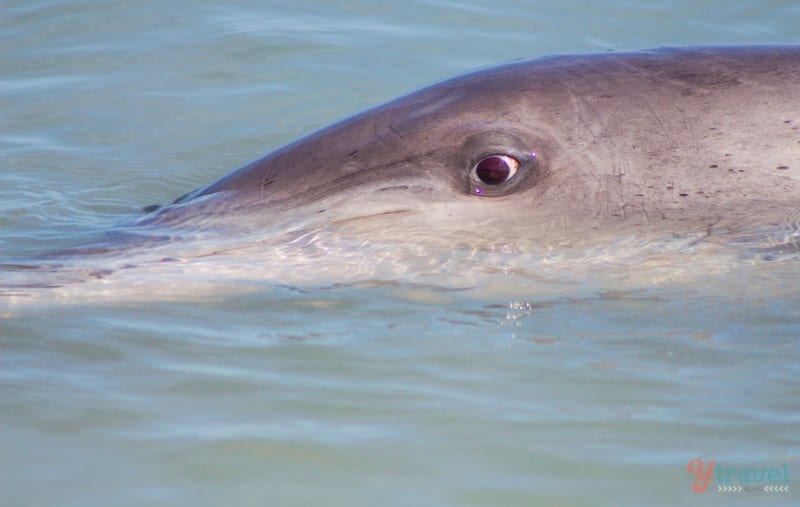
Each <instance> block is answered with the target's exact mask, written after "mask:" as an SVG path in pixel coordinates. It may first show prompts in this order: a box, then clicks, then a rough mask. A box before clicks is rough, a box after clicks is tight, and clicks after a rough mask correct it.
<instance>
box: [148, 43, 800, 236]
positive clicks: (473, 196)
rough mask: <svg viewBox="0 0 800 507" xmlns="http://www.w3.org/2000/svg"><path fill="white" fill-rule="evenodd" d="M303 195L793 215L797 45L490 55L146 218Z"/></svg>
mask: <svg viewBox="0 0 800 507" xmlns="http://www.w3.org/2000/svg"><path fill="white" fill-rule="evenodd" d="M436 204H439V205H442V206H445V208H444V210H443V209H442V208H439V210H438V211H436V209H435V205H436ZM298 206H310V208H309V209H308V213H310V214H314V215H318V216H319V217H326V216H328V217H329V219H330V220H335V221H340V222H341V221H347V220H354V219H359V218H366V217H374V216H386V215H398V216H399V215H407V214H414V213H415V212H419V211H420V210H424V211H422V212H421V213H419V214H420V215H421V216H422V218H423V220H422V222H424V221H425V220H434V217H435V216H448V217H450V218H453V217H454V216H455V219H456V220H457V219H459V218H461V219H464V220H468V221H473V222H476V223H477V222H479V221H480V220H482V219H490V218H494V219H497V220H498V221H503V220H506V221H515V222H519V221H522V222H524V225H525V227H527V228H528V231H529V232H530V234H532V235H535V234H536V233H537V232H538V231H541V230H545V229H550V230H552V229H561V230H570V229H584V228H587V229H594V230H597V229H602V230H616V229H619V228H620V227H621V228H624V229H627V230H634V231H635V230H651V229H658V230H663V229H666V230H669V231H673V232H682V231H686V230H692V231H698V230H699V231H703V230H705V231H712V229H713V230H735V229H737V228H739V229H746V228H747V227H759V226H772V225H775V224H779V223H794V222H796V220H797V218H798V215H800V213H799V212H798V208H800V46H753V47H716V48H687V49H674V48H665V49H657V50H652V51H643V52H633V53H604V54H595V55H578V56H553V57H546V58H540V59H536V60H531V61H522V62H516V63H510V64H507V65H502V66H499V67H495V68H490V69H487V70H481V71H478V72H474V73H471V74H467V75H464V76H461V77H456V78H454V79H450V80H448V81H444V82H441V83H439V84H435V85H432V86H430V87H427V88H424V89H421V90H419V91H417V92H414V93H411V94H409V95H406V96H404V97H401V98H399V99H396V100H394V101H392V102H389V103H387V104H384V105H382V106H379V107H376V108H373V109H370V110H368V111H366V112H364V113H361V114H358V115H356V116H353V117H351V118H348V119H345V120H343V121H341V122H339V123H336V124H334V125H332V126H329V127H327V128H324V129H322V130H319V131H317V132H315V133H313V134H310V135H308V136H306V137H304V138H301V139H299V140H298V141H295V142H293V143H291V144H289V145H287V146H285V147H283V148H280V149H277V150H276V151H274V152H272V153H269V154H267V155H266V156H264V157H263V158H261V159H259V160H256V161H254V162H252V163H250V164H248V165H246V166H244V167H242V168H241V169H239V170H236V171H234V172H232V173H230V174H228V175H227V176H224V177H222V178H220V179H219V180H217V181H216V182H214V183H212V184H210V185H208V186H206V187H204V188H200V189H198V190H195V191H194V192H191V193H189V194H187V195H185V196H183V197H181V198H179V199H178V200H176V201H175V203H173V204H172V205H169V206H166V207H164V208H161V209H159V210H158V211H156V212H155V213H153V214H151V215H149V216H147V217H144V218H143V219H142V220H141V221H140V223H141V224H153V225H155V224H161V225H169V224H178V223H186V222H191V220H192V219H193V217H197V216H201V217H205V219H210V218H211V217H225V216H227V217H235V218H234V220H233V221H235V222H237V223H239V224H243V223H247V224H249V226H250V227H252V228H263V227H270V226H271V225H272V224H273V222H274V221H275V220H278V218H276V217H279V216H280V215H281V213H282V212H284V211H285V210H288V209H293V208H296V207H298ZM315 206H316V207H315ZM339 208H347V209H348V211H346V212H342V211H341V210H339ZM337 210H339V213H336V211H337ZM244 217H247V218H246V219H245V218H244ZM518 225H519V224H518ZM523 230H524V229H523ZM523 234H524V232H523Z"/></svg>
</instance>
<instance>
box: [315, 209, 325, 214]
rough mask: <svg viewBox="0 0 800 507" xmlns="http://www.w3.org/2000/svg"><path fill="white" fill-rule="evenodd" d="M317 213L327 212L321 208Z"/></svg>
mask: <svg viewBox="0 0 800 507" xmlns="http://www.w3.org/2000/svg"><path fill="white" fill-rule="evenodd" d="M317 213H325V210H324V209H321V210H319V211H317Z"/></svg>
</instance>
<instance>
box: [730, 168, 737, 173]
mask: <svg viewBox="0 0 800 507" xmlns="http://www.w3.org/2000/svg"><path fill="white" fill-rule="evenodd" d="M728 172H729V173H735V172H736V170H734V169H728Z"/></svg>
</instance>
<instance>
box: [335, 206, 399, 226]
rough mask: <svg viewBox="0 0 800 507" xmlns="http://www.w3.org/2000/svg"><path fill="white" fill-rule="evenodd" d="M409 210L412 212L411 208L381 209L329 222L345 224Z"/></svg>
mask: <svg viewBox="0 0 800 507" xmlns="http://www.w3.org/2000/svg"><path fill="white" fill-rule="evenodd" d="M411 212H412V210H411V209H396V210H389V211H381V212H380V213H370V214H368V215H360V216H356V217H350V218H340V219H338V220H334V221H333V222H331V223H333V224H335V225H340V224H346V223H350V222H356V221H358V220H366V219H368V218H377V217H385V216H389V215H402V214H404V213H411Z"/></svg>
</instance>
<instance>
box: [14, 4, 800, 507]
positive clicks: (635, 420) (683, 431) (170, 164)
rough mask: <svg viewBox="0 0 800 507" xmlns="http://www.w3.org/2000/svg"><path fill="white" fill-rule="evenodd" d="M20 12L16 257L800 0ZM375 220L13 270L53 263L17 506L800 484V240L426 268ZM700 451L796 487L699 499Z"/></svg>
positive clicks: (460, 497)
mask: <svg viewBox="0 0 800 507" xmlns="http://www.w3.org/2000/svg"><path fill="white" fill-rule="evenodd" d="M2 11H3V15H2V16H0V34H2V35H1V36H0V54H2V55H3V58H2V63H0V256H2V257H3V259H5V260H8V259H14V260H19V259H25V258H32V257H34V256H36V255H40V254H42V253H45V252H51V251H54V250H58V249H60V248H65V247H69V246H74V245H76V244H80V243H81V242H82V241H84V240H88V239H91V238H96V237H97V236H98V235H100V234H102V233H103V232H104V231H108V230H110V229H113V228H114V227H115V226H116V225H118V224H120V223H124V222H126V221H130V220H134V219H135V218H136V217H137V216H139V214H140V210H141V208H142V207H143V206H146V205H149V204H154V203H164V202H168V201H170V200H171V199H174V198H175V197H177V196H179V195H182V194H183V193H185V192H187V191H188V190H191V189H193V188H195V187H197V186H199V185H203V184H205V183H208V182H209V181H211V180H213V179H214V178H216V177H218V176H220V175H221V174H224V173H225V172H227V171H228V170H231V169H233V168H235V167H238V166H240V165H241V164H243V163H245V162H247V161H249V160H252V159H254V158H256V157H257V156H259V155H261V154H262V153H264V152H266V151H268V150H269V149H271V148H274V147H276V146H279V145H281V144H282V143H285V142H287V141H289V140H291V139H293V138H295V137H297V136H299V135H301V134H303V133H306V132H308V131H310V130H312V129H315V128H317V127H320V126H322V125H324V124H326V123H329V122H331V121H334V120H337V119H339V118H341V117H343V116H344V115H347V114H351V113H353V112H356V111H358V110H361V109H364V108H366V107H369V106H372V105H375V104H377V103H380V102H382V101H384V100H388V99H390V98H392V97H394V96H397V95H399V94H401V93H404V92H407V91H409V90H411V89H414V88H417V87H420V86H423V85H425V84H428V83H431V82H433V81H436V80H438V79H442V78H445V77H449V76H451V75H454V74H458V73H461V72H464V71H466V70H470V69H474V68H478V67H482V66H485V65H489V64H493V63H498V62H503V61H508V60H511V59H516V58H521V57H525V58H527V57H534V56H538V55H545V54H551V53H557V52H573V51H606V50H624V49H633V48H643V47H653V46H660V45H673V44H678V45H685V44H704V43H750V42H798V40H797V37H798V29H797V27H798V26H800V8H798V6H797V5H796V3H794V2H788V1H785V2H780V1H776V2H750V1H742V0H739V1H736V2H722V3H720V2H697V1H692V2H689V1H664V2H655V3H652V2H651V3H641V2H627V1H620V0H617V1H614V2H603V3H597V2H567V3H563V2H562V3H546V2H513V1H501V2H488V1H485V2H463V3H461V2H449V1H414V2H406V3H403V4H402V5H401V4H397V5H394V4H384V3H375V2H358V1H352V2H303V3H294V4H286V3H284V2H247V1H239V2H227V3H224V4H219V5H206V4H203V5H200V4H198V3H197V2H181V1H170V2H122V1H114V0H108V1H83V2H80V1H69V2H61V1H49V2H48V1H43V2H36V3H30V2H13V1H11V2H4V4H3V7H2ZM350 232H351V234H350V235H349V236H346V237H343V238H338V237H336V236H334V235H329V236H326V237H324V238H318V237H309V236H303V237H298V238H294V241H295V243H293V244H294V245H298V244H301V246H302V248H299V249H298V248H293V247H280V248H275V249H274V250H268V251H264V250H263V249H262V251H254V250H253V249H249V250H247V249H245V250H244V251H238V250H237V251H236V252H233V253H232V254H231V255H228V256H223V257H221V258H222V259H223V260H222V261H219V260H218V259H215V258H208V259H205V260H201V259H197V260H195V261H193V262H189V263H176V262H170V263H164V262H148V261H147V259H150V258H152V257H148V255H151V254H152V253H153V252H151V251H147V250H146V249H139V250H134V251H131V252H129V253H127V254H123V255H117V256H112V257H110V258H109V257H102V256H99V257H96V258H92V257H89V258H88V260H84V261H81V262H82V263H80V264H79V265H78V268H79V269H77V270H67V271H64V272H60V271H58V269H55V268H54V273H51V274H49V275H47V276H48V277H49V276H51V275H52V276H55V277H56V278H55V279H56V280H58V281H59V282H64V281H66V282H70V283H63V286H62V287H61V288H40V289H35V290H34V289H32V288H30V287H26V288H24V289H18V290H12V289H9V287H10V286H12V285H14V284H18V285H20V284H21V285H25V282H26V281H28V282H29V281H30V280H32V278H31V277H34V274H33V273H31V272H29V271H26V269H23V268H24V266H22V267H20V268H19V269H16V270H14V269H9V268H8V267H7V269H5V270H4V272H3V277H4V278H3V280H4V282H5V291H4V292H3V294H2V296H0V297H3V301H1V302H0V314H1V315H2V317H3V318H2V319H0V504H2V505H8V506H23V505H25V506H28V505H80V506H93V505H97V506H101V505H102V506H105V505H170V506H172V505H312V504H315V503H316V504H323V505H420V504H422V505H631V506H639V505H685V504H693V505H760V504H764V505H796V504H797V502H798V498H799V497H798V494H797V492H796V490H797V488H798V483H797V482H796V477H797V476H798V474H800V469H799V468H798V466H797V463H798V455H799V454H800V445H799V444H800V441H799V438H800V437H798V435H800V432H799V431H798V430H800V411H798V402H797V393H798V392H800V367H799V366H798V365H799V364H800V345H799V343H800V342H798V337H800V291H798V289H797V287H798V286H800V270H799V269H798V265H797V260H796V257H793V256H792V255H785V256H777V257H775V256H770V255H762V253H759V252H753V251H751V250H748V249H743V248H736V247H731V246H730V245H720V244H705V243H699V244H698V243H697V242H695V241H694V239H695V238H693V237H691V235H688V236H687V237H684V238H673V240H672V241H668V242H652V243H650V242H647V241H644V242H643V241H641V240H637V239H636V238H616V239H615V240H614V241H612V242H610V243H609V244H608V247H607V248H593V249H588V248H583V247H581V246H580V245H577V246H576V245H572V246H570V245H565V244H563V243H559V242H554V243H553V244H552V245H551V246H552V248H547V245H546V244H545V245H544V246H543V245H539V246H538V247H536V248H533V247H531V248H527V247H526V245H523V246H519V245H508V248H503V245H493V248H488V247H486V245H483V247H480V248H479V247H475V248H473V247H474V246H475V245H470V244H463V245H460V246H459V247H458V248H452V249H450V250H445V249H442V250H441V251H440V252H439V253H438V256H437V257H436V258H435V259H434V261H435V262H433V264H435V267H433V268H430V269H428V270H418V271H417V272H415V273H413V274H411V273H407V272H405V271H404V267H403V266H398V265H396V264H393V263H392V258H391V256H388V257H387V258H385V259H384V258H381V257H380V256H381V249H380V248H379V246H380V244H377V243H375V244H370V245H368V247H369V248H372V249H371V250H370V249H369V248H368V247H367V246H364V248H363V249H361V250H360V249H359V248H358V245H359V243H358V241H357V235H356V234H353V233H352V232H353V231H350ZM234 241H238V240H237V239H236V238H234ZM304 241H305V243H302V242H304ZM387 241H391V238H389V239H388V240H387ZM281 244H283V243H281ZM392 244H393V245H394V246H395V247H397V248H407V249H408V250H407V251H406V253H407V254H408V255H413V253H414V252H413V247H412V246H410V245H406V246H403V245H402V244H401V245H399V246H398V242H397V241H396V240H395V243H392ZM238 246H239V247H241V244H239V245H238ZM515 246H516V247H517V248H515ZM527 246H528V247H530V245H527ZM331 250H332V251H334V252H335V253H336V254H337V255H338V257H336V258H335V262H334V261H331V260H330V257H326V256H324V255H321V252H330V251H331ZM298 252H300V253H302V255H304V256H307V259H308V262H307V263H305V264H303V263H301V262H299V260H303V259H306V257H303V258H302V259H299V260H298V258H297V257H292V256H293V255H295V256H296V255H298ZM425 253H426V254H428V253H429V252H425ZM237 256H238V257H237ZM280 256H284V257H283V259H287V258H288V259H290V260H292V261H293V263H292V265H293V266H295V267H296V269H295V270H293V271H292V273H286V272H282V271H281V264H280V263H279V262H277V261H279V260H280V259H281V257H280ZM276 258H277V260H276ZM237 259H239V261H240V262H237ZM365 259H368V263H367V264H368V265H369V267H370V269H373V271H372V272H371V274H370V276H368V277H364V276H360V274H361V273H363V269H364V266H365V262H366V261H365ZM128 265H131V266H136V267H135V268H132V269H125V266H128ZM465 266H466V267H470V269H464V267H465ZM73 267H74V266H73ZM322 267H324V270H323V269H322ZM107 268H111V269H109V270H108V271H109V273H106V271H105V270H106V269H107ZM337 270H338V271H337ZM322 274H324V276H321V275H322ZM59 277H60V278H59ZM53 279H54V278H47V277H45V280H51V281H52V280H53ZM37 280H38V279H37ZM73 282H74V283H73ZM35 283H36V282H31V283H29V285H31V284H35ZM43 285H44V283H43ZM696 458H700V459H703V460H704V463H708V461H709V460H715V462H716V463H717V466H718V467H719V466H726V467H733V468H737V469H738V468H746V469H753V468H756V469H759V468H763V469H770V468H779V467H781V466H782V465H784V464H786V465H787V469H788V473H789V477H788V481H789V483H788V485H789V487H790V492H789V493H767V492H756V493H744V492H742V493H722V492H718V491H717V486H718V485H719V484H718V482H719V481H718V480H717V479H716V477H715V478H714V479H712V481H711V483H710V486H709V489H708V490H707V491H706V492H705V493H702V494H697V493H693V492H692V489H691V488H692V483H693V482H694V477H693V476H692V475H691V474H689V473H687V470H686V467H687V464H688V463H689V462H690V461H691V460H693V459H696Z"/></svg>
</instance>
